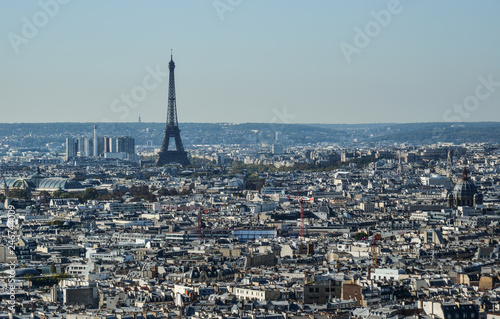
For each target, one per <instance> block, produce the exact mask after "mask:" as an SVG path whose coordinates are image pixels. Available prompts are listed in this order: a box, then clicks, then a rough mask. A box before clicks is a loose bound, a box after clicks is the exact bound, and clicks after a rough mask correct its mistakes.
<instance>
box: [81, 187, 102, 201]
mask: <svg viewBox="0 0 500 319" xmlns="http://www.w3.org/2000/svg"><path fill="white" fill-rule="evenodd" d="M97 196H99V194H98V193H97V189H95V188H87V189H86V190H85V192H83V196H82V200H83V201H84V202H86V201H88V200H93V199H96V198H97Z"/></svg>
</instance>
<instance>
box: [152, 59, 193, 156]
mask: <svg viewBox="0 0 500 319" xmlns="http://www.w3.org/2000/svg"><path fill="white" fill-rule="evenodd" d="M174 68H175V63H174V60H173V57H172V55H171V56H170V63H169V64H168V69H169V72H170V74H169V84H168V109H167V127H166V128H165V134H164V136H163V142H162V144H161V149H160V153H158V158H157V159H156V161H155V165H156V166H163V165H165V164H169V163H178V164H181V165H182V166H187V165H189V160H188V157H187V152H186V151H185V150H184V146H183V145H182V140H181V130H180V129H179V123H178V122H177V106H176V101H175V79H174ZM171 140H172V143H171ZM172 144H174V145H172Z"/></svg>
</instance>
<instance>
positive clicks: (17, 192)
mask: <svg viewBox="0 0 500 319" xmlns="http://www.w3.org/2000/svg"><path fill="white" fill-rule="evenodd" d="M7 196H8V197H10V198H23V199H29V196H28V191H27V190H25V189H21V188H13V189H11V190H9V192H8V193H7Z"/></svg>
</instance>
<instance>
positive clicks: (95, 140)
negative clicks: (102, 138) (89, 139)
mask: <svg viewBox="0 0 500 319" xmlns="http://www.w3.org/2000/svg"><path fill="white" fill-rule="evenodd" d="M97 151H98V147H97V125H94V157H97V156H98V155H99V154H98V153H97Z"/></svg>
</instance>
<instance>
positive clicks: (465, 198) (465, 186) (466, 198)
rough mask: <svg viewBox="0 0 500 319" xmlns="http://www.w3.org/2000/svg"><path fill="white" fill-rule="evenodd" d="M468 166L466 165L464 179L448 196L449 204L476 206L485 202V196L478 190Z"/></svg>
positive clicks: (450, 205) (451, 205) (463, 173)
mask: <svg viewBox="0 0 500 319" xmlns="http://www.w3.org/2000/svg"><path fill="white" fill-rule="evenodd" d="M468 173H469V172H468V171H467V168H465V167H464V170H463V172H462V179H460V180H459V181H458V183H457V184H456V185H455V187H454V188H453V191H452V192H451V194H450V195H449V196H448V206H449V207H457V206H470V207H472V206H475V205H477V204H482V203H483V196H482V194H480V193H479V192H478V190H477V187H476V184H474V182H473V181H472V180H471V179H470V178H469V176H468Z"/></svg>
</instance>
